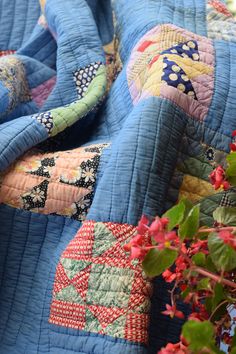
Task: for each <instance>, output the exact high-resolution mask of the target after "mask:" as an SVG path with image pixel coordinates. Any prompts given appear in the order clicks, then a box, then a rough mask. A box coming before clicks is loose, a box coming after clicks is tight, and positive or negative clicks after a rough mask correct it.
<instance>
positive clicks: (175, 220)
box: [163, 201, 185, 231]
mask: <svg viewBox="0 0 236 354" xmlns="http://www.w3.org/2000/svg"><path fill="white" fill-rule="evenodd" d="M184 212H185V203H184V202H183V201H180V202H179V203H178V204H177V205H175V206H173V207H172V208H171V209H169V210H167V212H165V214H164V215H163V217H166V218H168V219H169V224H168V231H170V230H172V229H173V228H174V227H175V226H176V225H179V224H180V223H181V221H182V220H183V218H184Z"/></svg>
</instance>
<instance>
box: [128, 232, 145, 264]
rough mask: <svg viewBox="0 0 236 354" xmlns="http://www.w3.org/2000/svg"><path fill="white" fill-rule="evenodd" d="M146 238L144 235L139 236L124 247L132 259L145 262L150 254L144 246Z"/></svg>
mask: <svg viewBox="0 0 236 354" xmlns="http://www.w3.org/2000/svg"><path fill="white" fill-rule="evenodd" d="M144 244H145V238H144V236H142V235H139V234H138V235H137V236H135V237H133V238H132V240H131V241H130V242H129V243H127V244H126V245H124V250H125V251H126V252H130V259H135V258H137V259H139V260H141V261H142V260H143V259H144V258H145V256H146V254H147V252H148V250H147V249H146V248H145V246H144Z"/></svg>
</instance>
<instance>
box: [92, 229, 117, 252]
mask: <svg viewBox="0 0 236 354" xmlns="http://www.w3.org/2000/svg"><path fill="white" fill-rule="evenodd" d="M116 242H117V239H116V238H115V236H114V235H113V234H112V232H111V231H110V230H109V229H108V228H107V227H106V225H105V224H104V223H102V222H97V223H96V224H95V225H94V245H93V255H94V256H100V255H101V254H103V253H104V252H105V251H107V250H109V249H110V248H111V247H112V246H113V245H114V244H115V243H116Z"/></svg>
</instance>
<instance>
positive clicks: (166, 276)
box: [162, 269, 177, 283]
mask: <svg viewBox="0 0 236 354" xmlns="http://www.w3.org/2000/svg"><path fill="white" fill-rule="evenodd" d="M162 276H163V278H164V279H165V281H166V282H167V283H172V281H173V280H175V279H176V276H177V275H176V274H175V273H172V272H171V271H170V270H169V269H166V270H165V271H164V272H163V273H162Z"/></svg>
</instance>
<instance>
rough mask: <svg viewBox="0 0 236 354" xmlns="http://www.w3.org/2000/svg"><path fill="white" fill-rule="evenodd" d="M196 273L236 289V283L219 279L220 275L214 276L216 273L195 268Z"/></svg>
mask: <svg viewBox="0 0 236 354" xmlns="http://www.w3.org/2000/svg"><path fill="white" fill-rule="evenodd" d="M192 269H193V270H194V271H195V272H197V273H199V274H201V275H204V276H205V277H208V278H211V279H212V280H215V281H216V282H217V283H222V284H224V285H227V286H229V287H230V288H234V289H236V283H234V282H233V281H231V280H228V279H225V278H223V279H222V278H221V277H219V276H218V275H216V274H214V273H211V272H209V271H208V270H205V269H203V268H200V267H193V268H192Z"/></svg>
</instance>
